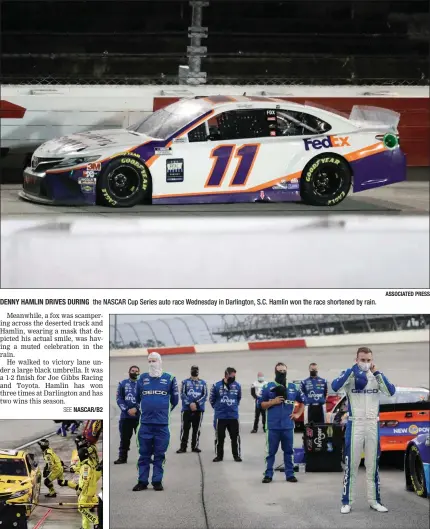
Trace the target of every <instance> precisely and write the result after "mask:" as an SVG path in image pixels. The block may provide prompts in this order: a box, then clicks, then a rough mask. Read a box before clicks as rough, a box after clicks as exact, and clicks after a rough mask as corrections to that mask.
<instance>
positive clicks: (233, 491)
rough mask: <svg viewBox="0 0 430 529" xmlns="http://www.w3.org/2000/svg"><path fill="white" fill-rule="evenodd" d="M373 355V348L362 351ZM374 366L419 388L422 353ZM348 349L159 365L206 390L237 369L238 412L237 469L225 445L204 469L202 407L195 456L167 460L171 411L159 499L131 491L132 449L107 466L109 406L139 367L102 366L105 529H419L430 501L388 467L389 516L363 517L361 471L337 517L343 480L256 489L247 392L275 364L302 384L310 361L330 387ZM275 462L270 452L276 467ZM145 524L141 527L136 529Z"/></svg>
mask: <svg viewBox="0 0 430 529" xmlns="http://www.w3.org/2000/svg"><path fill="white" fill-rule="evenodd" d="M365 345H368V346H370V347H372V345H373V344H372V343H369V344H365ZM372 349H373V350H374V353H375V363H376V364H377V365H378V367H379V368H380V369H381V370H382V371H383V372H384V373H385V374H386V375H387V377H388V378H389V379H390V380H391V381H392V382H393V383H395V384H399V385H413V386H419V385H424V386H426V387H428V385H429V381H428V370H429V356H428V344H413V345H380V346H373V347H372ZM354 353H355V348H354V347H340V348H334V349H331V350H328V349H327V348H324V349H318V348H315V349H308V350H305V349H300V350H278V351H264V352H258V351H255V352H252V351H250V352H246V353H242V352H239V353H219V354H202V355H184V356H180V357H174V356H165V357H163V367H164V369H165V370H166V371H169V372H171V373H173V374H174V375H175V376H176V377H177V379H178V381H179V382H180V381H181V380H182V379H184V378H186V377H188V376H189V368H190V366H191V365H192V364H197V365H199V367H200V373H201V377H202V378H203V379H206V380H207V381H208V383H210V384H212V383H213V382H215V381H217V380H220V379H221V378H222V376H223V372H224V369H225V368H226V367H227V366H233V367H235V368H236V369H237V371H238V372H237V380H238V381H239V382H240V383H241V384H242V390H243V399H242V403H241V406H240V418H241V421H240V422H241V440H242V457H243V463H236V462H234V461H233V459H232V456H231V450H230V443H229V439H228V437H227V438H226V444H225V457H224V461H223V462H222V463H213V462H212V459H213V457H214V444H213V441H214V431H213V426H212V420H213V414H212V408H211V407H210V405H207V412H206V415H205V417H204V420H203V425H202V433H201V438H200V448H201V449H202V450H203V451H202V453H201V454H199V455H198V454H195V453H190V452H188V453H186V454H176V450H177V449H178V448H179V435H180V408H179V407H178V408H176V409H175V410H174V412H173V413H172V420H171V442H170V446H169V450H168V453H167V461H166V466H165V479H164V486H165V490H164V492H155V491H154V490H153V489H151V487H150V488H149V489H148V490H146V491H142V492H132V491H131V489H132V487H133V486H134V484H135V483H136V479H137V474H136V457H137V450H136V443H135V439H134V438H133V440H132V450H131V453H130V457H129V463H128V464H127V465H121V466H114V465H113V461H114V459H116V458H117V447H118V443H119V435H118V418H119V413H118V411H119V410H118V408H117V406H116V404H115V390H116V384H117V382H118V381H119V380H121V379H123V378H125V376H126V373H127V370H128V368H129V366H130V365H133V364H137V365H140V367H141V369H142V370H143V369H144V368H145V367H146V365H147V362H146V357H144V358H137V357H133V358H124V359H122V358H112V359H111V387H110V398H111V421H110V435H111V438H110V472H111V476H114V478H113V479H111V492H110V498H111V500H110V501H111V516H110V519H111V529H141V528H142V527H157V528H158V529H182V528H183V529H226V528H227V527H229V528H231V529H239V528H240V529H261V528H265V529H266V528H268V529H269V528H270V529H278V528H280V527H297V528H303V529H310V528H311V527H312V528H324V529H347V528H350V529H358V528H359V527H366V528H368V529H385V527H386V526H390V527H392V528H395V529H403V528H405V527H414V528H415V529H428V527H429V501H428V500H426V499H423V498H419V497H418V496H416V495H415V494H413V493H411V492H407V491H406V490H405V481H404V474H403V471H402V470H399V469H397V468H395V467H392V466H386V465H384V466H383V467H382V468H381V491H382V501H383V502H384V504H385V505H386V506H387V508H388V509H389V512H388V513H385V514H381V513H377V512H374V511H371V510H370V509H369V506H368V504H367V501H366V499H365V483H364V469H363V468H360V472H359V476H358V481H357V497H356V503H355V504H354V506H353V511H352V512H351V514H349V515H341V514H340V512H339V510H340V495H341V487H342V480H343V473H297V474H296V476H297V478H298V480H299V482H298V483H288V482H286V481H285V476H284V475H283V474H282V473H280V472H276V473H275V478H274V481H273V482H272V483H270V484H262V483H261V480H262V477H263V471H264V456H265V436H264V434H263V433H262V431H261V427H260V430H259V432H258V433H257V434H251V433H250V430H251V429H252V423H253V399H252V397H251V395H250V384H251V382H253V381H254V380H255V378H256V375H257V371H259V370H262V371H263V372H264V373H265V375H266V380H268V379H270V378H271V377H272V373H273V369H274V365H275V364H276V362H278V361H284V362H286V363H287V364H288V373H289V375H288V377H289V379H290V380H293V379H300V378H303V377H304V376H306V372H307V366H308V364H309V363H310V362H312V361H315V362H317V363H318V364H319V369H320V374H321V376H323V377H326V378H328V379H329V381H330V382H331V380H333V378H335V377H336V376H338V374H339V372H340V371H341V369H344V368H346V367H349V366H350V365H352V364H353V362H354ZM301 436H302V434H300V433H296V434H295V447H299V446H301ZM281 461H282V457H281V454H280V453H278V456H277V459H276V464H280V463H281ZM143 520H144V522H143Z"/></svg>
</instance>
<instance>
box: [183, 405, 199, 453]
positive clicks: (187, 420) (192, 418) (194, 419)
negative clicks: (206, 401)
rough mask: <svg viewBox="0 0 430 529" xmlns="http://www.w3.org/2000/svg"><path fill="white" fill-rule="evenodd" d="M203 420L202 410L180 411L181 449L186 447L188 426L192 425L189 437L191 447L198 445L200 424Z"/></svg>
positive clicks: (188, 433)
mask: <svg viewBox="0 0 430 529" xmlns="http://www.w3.org/2000/svg"><path fill="white" fill-rule="evenodd" d="M202 420H203V412H202V411H191V410H185V411H183V412H182V425H181V448H182V450H186V449H187V445H188V437H189V435H190V428H191V426H192V427H193V433H192V437H191V448H192V449H193V450H194V448H198V447H199V439H200V426H201V424H202Z"/></svg>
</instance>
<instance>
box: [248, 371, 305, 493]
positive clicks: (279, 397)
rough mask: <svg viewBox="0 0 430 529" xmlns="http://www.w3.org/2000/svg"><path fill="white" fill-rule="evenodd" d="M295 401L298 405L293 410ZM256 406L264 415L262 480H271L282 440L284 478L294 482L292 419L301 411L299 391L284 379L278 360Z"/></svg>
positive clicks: (284, 372)
mask: <svg viewBox="0 0 430 529" xmlns="http://www.w3.org/2000/svg"><path fill="white" fill-rule="evenodd" d="M296 403H297V404H298V407H297V409H295V406H296ZM258 405H259V406H261V408H262V409H263V410H267V414H266V452H267V456H266V471H265V473H264V478H263V483H270V482H271V481H272V479H273V464H274V463H275V456H276V453H277V451H278V448H279V443H281V447H282V450H283V452H284V465H285V475H286V479H287V481H290V482H292V483H295V482H297V478H296V477H295V475H294V448H293V447H294V419H298V418H299V417H300V415H301V414H302V413H303V408H304V404H303V396H302V392H301V391H300V390H299V389H297V387H296V386H295V384H293V383H292V382H288V381H287V366H286V365H285V364H284V363H282V362H279V363H277V364H276V366H275V381H274V382H269V383H268V384H266V385H265V386H264V387H263V390H262V392H261V395H260V397H259V399H258Z"/></svg>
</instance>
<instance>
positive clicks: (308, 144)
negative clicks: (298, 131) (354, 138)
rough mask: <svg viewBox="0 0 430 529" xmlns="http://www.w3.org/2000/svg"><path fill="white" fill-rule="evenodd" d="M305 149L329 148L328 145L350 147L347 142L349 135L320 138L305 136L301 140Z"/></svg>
mask: <svg viewBox="0 0 430 529" xmlns="http://www.w3.org/2000/svg"><path fill="white" fill-rule="evenodd" d="M303 141H304V144H305V149H306V150H307V151H309V149H311V148H312V149H317V150H318V149H330V147H351V144H350V143H349V136H343V137H341V136H326V137H325V138H321V139H319V140H318V139H313V138H307V139H306V140H303Z"/></svg>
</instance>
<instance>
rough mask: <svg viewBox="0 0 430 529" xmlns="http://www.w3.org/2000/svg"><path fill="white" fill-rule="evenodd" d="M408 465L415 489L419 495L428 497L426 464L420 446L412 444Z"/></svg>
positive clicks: (407, 459) (407, 457)
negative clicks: (424, 464)
mask: <svg viewBox="0 0 430 529" xmlns="http://www.w3.org/2000/svg"><path fill="white" fill-rule="evenodd" d="M406 465H408V469H409V476H410V481H411V484H412V487H413V489H414V490H415V492H416V493H417V495H418V496H421V497H422V498H427V487H426V478H425V474H424V466H423V462H422V459H421V456H420V453H419V450H418V448H417V447H416V446H415V445H412V446H411V448H410V450H409V452H408V454H407V456H406Z"/></svg>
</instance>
